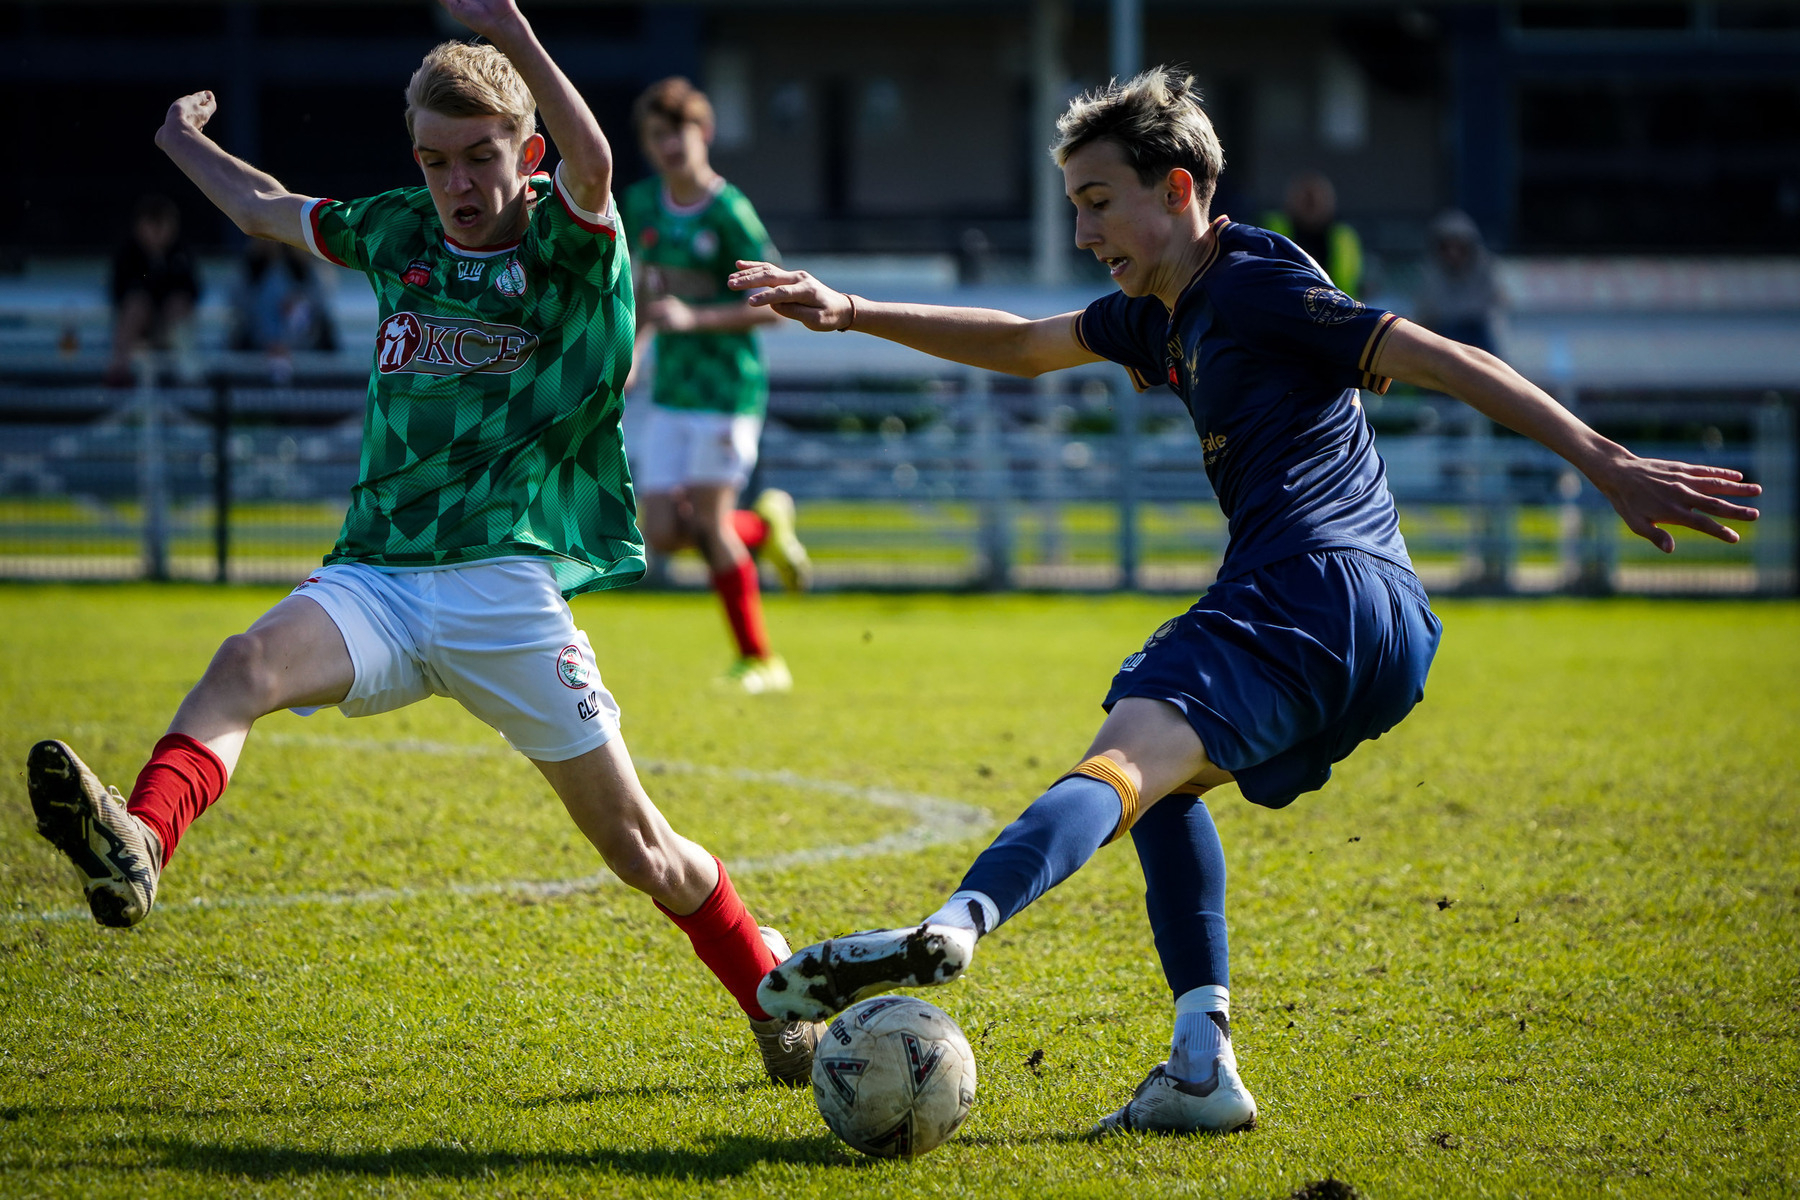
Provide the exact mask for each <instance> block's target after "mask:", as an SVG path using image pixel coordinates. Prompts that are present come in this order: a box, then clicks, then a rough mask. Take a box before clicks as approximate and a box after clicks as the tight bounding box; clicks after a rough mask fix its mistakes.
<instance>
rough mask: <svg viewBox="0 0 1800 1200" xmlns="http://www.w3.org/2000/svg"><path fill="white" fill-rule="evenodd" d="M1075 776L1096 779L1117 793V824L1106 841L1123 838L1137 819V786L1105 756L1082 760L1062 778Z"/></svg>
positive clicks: (1120, 768)
mask: <svg viewBox="0 0 1800 1200" xmlns="http://www.w3.org/2000/svg"><path fill="white" fill-rule="evenodd" d="M1075 775H1085V776H1087V777H1088V778H1089V779H1098V780H1099V781H1100V782H1101V783H1104V784H1106V785H1107V786H1108V787H1110V788H1112V790H1113V791H1115V792H1117V793H1119V823H1118V825H1116V826H1115V827H1114V828H1113V831H1112V836H1111V837H1109V838H1107V839H1106V840H1107V842H1109V843H1110V842H1116V841H1118V840H1119V839H1120V838H1122V837H1124V836H1125V831H1126V830H1127V829H1130V828H1131V827H1132V826H1133V825H1135V824H1136V823H1137V818H1138V790H1137V786H1136V785H1135V784H1133V783H1132V782H1131V780H1130V779H1129V778H1127V777H1126V775H1125V771H1124V769H1123V768H1122V767H1120V766H1119V764H1118V763H1116V762H1114V761H1113V760H1112V759H1110V758H1108V757H1106V755H1104V754H1096V755H1094V756H1093V757H1092V758H1087V759H1083V760H1082V762H1081V764H1080V765H1079V766H1077V767H1076V768H1075V769H1074V770H1073V771H1070V772H1069V773H1068V774H1067V775H1064V776H1063V777H1062V778H1063V779H1068V778H1070V777H1071V776H1075ZM1061 782H1062V779H1059V780H1057V783H1061ZM1052 786H1054V785H1052Z"/></svg>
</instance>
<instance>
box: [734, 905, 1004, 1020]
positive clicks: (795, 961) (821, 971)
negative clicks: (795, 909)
mask: <svg viewBox="0 0 1800 1200" xmlns="http://www.w3.org/2000/svg"><path fill="white" fill-rule="evenodd" d="M974 954H975V933H974V931H973V930H969V929H957V928H955V927H953V926H949V925H916V926H913V927H911V928H907V929H875V930H870V931H869V932H867V933H852V934H850V935H848V936H847V937H841V938H832V939H830V940H829V941H824V942H819V943H818V944H816V945H812V946H808V947H807V948H806V949H804V950H802V951H800V952H799V953H798V954H795V955H793V956H792V957H791V958H789V959H788V960H787V961H786V962H784V963H782V964H780V965H779V966H777V967H776V968H775V969H774V970H773V971H770V972H769V973H768V974H767V975H765V976H763V981H762V983H761V984H760V985H758V987H757V989H756V1002H757V1003H758V1004H760V1005H762V1007H763V1011H764V1012H767V1013H768V1014H769V1015H770V1016H774V1017H785V1018H787V1019H788V1020H790V1021H821V1020H824V1019H825V1018H826V1017H829V1016H831V1015H832V1014H833V1013H838V1012H842V1011H843V1010H844V1009H846V1008H849V1007H850V1006H851V1005H852V1004H855V1003H856V1002H857V1001H858V1000H861V999H863V998H864V997H865V996H876V995H880V994H881V993H882V992H891V991H893V990H894V989H895V988H906V987H929V986H931V985H933V984H939V983H948V982H949V981H950V980H952V979H955V978H956V977H957V976H958V975H960V974H962V972H963V968H965V967H967V966H968V965H969V960H970V959H971V958H972V957H974Z"/></svg>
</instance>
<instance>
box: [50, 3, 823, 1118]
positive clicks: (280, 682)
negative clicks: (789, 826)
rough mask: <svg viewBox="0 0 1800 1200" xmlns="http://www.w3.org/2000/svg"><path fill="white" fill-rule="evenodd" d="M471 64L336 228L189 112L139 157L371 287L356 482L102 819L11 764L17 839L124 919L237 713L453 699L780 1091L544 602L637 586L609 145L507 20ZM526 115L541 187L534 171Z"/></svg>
mask: <svg viewBox="0 0 1800 1200" xmlns="http://www.w3.org/2000/svg"><path fill="white" fill-rule="evenodd" d="M444 7H445V8H446V9H447V10H448V11H449V12H450V13H451V14H452V15H454V16H455V17H456V18H457V19H459V20H461V21H462V22H463V23H464V24H466V25H468V26H469V27H470V28H472V29H473V30H475V31H476V32H477V33H479V34H482V35H484V36H485V37H486V38H487V39H488V40H489V41H490V42H491V43H492V44H491V45H465V44H460V43H454V42H451V43H445V44H444V45H441V46H439V47H437V48H436V49H435V50H433V51H432V52H431V53H430V54H428V55H427V56H426V58H425V61H424V63H423V64H422V65H421V66H420V67H419V70H418V71H417V72H416V73H415V74H414V75H413V78H412V81H411V84H410V85H409V86H408V88H407V110H406V123H407V129H408V131H409V132H410V133H411V135H412V142H413V157H414V158H415V159H416V160H417V162H418V166H419V169H420V171H421V172H422V173H423V175H424V186H423V187H412V188H402V189H399V190H396V191H391V192H385V193H382V194H381V195H378V196H372V197H369V198H366V199H362V200H353V201H350V202H348V203H340V202H337V201H334V200H324V199H315V198H312V197H308V196H302V195H299V194H296V193H294V192H292V191H289V190H288V189H287V188H285V187H283V186H282V185H281V183H280V182H278V181H277V180H275V179H273V178H272V177H270V176H269V175H267V174H265V173H264V172H262V171H259V170H257V169H256V168H254V167H252V166H250V165H249V164H248V163H245V162H243V161H241V160H239V159H236V158H233V157H232V156H230V155H229V154H227V153H225V152H224V151H223V150H222V149H220V148H219V146H218V145H217V144H215V143H214V142H213V141H212V140H211V139H209V138H208V137H207V136H206V133H205V129H206V125H207V123H208V121H209V120H210V119H211V118H212V116H213V113H214V111H215V108H216V104H215V102H214V99H213V96H212V93H210V92H198V93H195V94H194V95H191V96H184V97H183V98H181V99H180V100H177V101H176V102H175V104H174V105H173V106H172V107H171V108H170V109H169V113H168V117H167V119H166V120H165V122H164V124H163V126H162V128H161V129H160V130H159V131H158V132H157V135H156V141H157V144H158V145H159V146H160V147H162V149H163V150H164V151H165V152H166V153H167V154H168V155H169V157H170V158H172V159H173V160H174V161H175V163H176V164H177V165H178V166H179V167H180V168H181V169H182V170H183V171H184V172H186V173H187V175H188V177H189V178H190V179H192V180H193V181H194V183H195V184H197V185H198V186H199V187H200V189H201V191H203V192H205V193H206V195H207V197H208V198H209V199H210V200H212V202H213V203H214V204H216V205H218V207H219V208H220V209H221V210H223V211H224V212H225V213H226V215H228V216H229V217H230V218H231V219H232V220H233V221H234V222H236V223H237V225H238V227H239V228H240V229H242V230H244V231H245V232H246V233H249V234H252V235H254V236H257V237H266V238H273V239H275V240H277V241H282V242H287V243H289V244H290V245H294V246H304V247H305V248H306V249H308V250H310V251H312V252H313V253H315V254H317V255H318V256H319V257H321V258H323V259H325V260H326V261H328V262H333V263H337V264H340V265H344V266H349V267H352V268H354V269H356V270H358V271H361V272H363V273H364V274H365V275H367V276H368V278H369V281H370V283H371V284H372V285H373V286H374V288H375V292H376V295H377V298H378V300H379V303H380V317H381V319H380V324H379V326H378V329H377V334H376V343H375V353H374V362H373V364H372V370H371V372H370V376H369V402H368V409H367V415H366V418H365V422H364V430H363V454H362V468H361V471H360V476H359V478H358V480H357V483H356V486H355V487H354V489H353V490H352V493H351V499H350V507H349V512H348V514H347V515H346V516H345V519H344V526H343V530H342V532H341V533H340V534H339V537H338V541H337V545H336V546H335V547H334V548H333V550H332V551H331V553H330V554H329V555H328V556H327V557H326V565H325V566H324V567H322V568H321V569H320V570H319V571H317V572H316V573H315V574H314V575H313V576H312V577H311V578H309V579H308V580H307V581H306V582H305V583H303V584H301V585H300V586H299V587H298V588H296V589H295V591H294V593H293V594H292V595H291V596H289V597H288V598H287V599H285V600H283V601H281V602H280V603H279V604H277V605H276V606H275V607H274V608H272V609H271V610H269V612H268V613H266V614H264V616H263V617H261V618H260V619H259V620H257V621H256V622H255V624H253V625H252V626H251V627H250V628H249V629H248V630H247V631H246V632H244V633H241V634H237V635H235V636H233V637H230V638H227V639H226V640H225V642H224V644H223V645H222V646H220V648H219V651H218V653H217V654H216V655H215V656H214V657H213V660H212V663H211V664H210V665H209V666H208V667H207V669H206V673H205V675H204V676H203V677H202V678H201V680H200V682H199V683H198V684H197V685H195V687H194V689H193V690H192V691H191V692H189V693H188V695H187V698H186V699H185V700H183V701H182V703H181V706H180V708H179V709H178V710H177V712H176V714H175V718H174V720H173V721H172V722H171V723H170V726H169V731H168V734H167V735H166V736H165V737H164V738H163V739H162V740H161V741H159V742H158V743H157V744H156V747H155V749H154V751H153V753H152V755H151V757H150V761H149V762H148V764H146V765H145V767H144V768H143V770H142V772H141V773H140V774H139V775H138V777H137V782H136V785H135V786H134V787H133V789H132V792H131V795H130V797H129V799H126V798H124V797H121V796H120V795H119V794H118V793H117V792H116V791H113V790H112V789H109V788H107V787H105V786H104V785H102V784H101V782H100V780H99V779H98V778H97V777H96V776H95V774H94V773H93V772H92V771H90V770H89V769H88V768H87V767H86V766H85V765H84V764H83V763H82V761H81V760H80V759H79V758H78V757H76V755H75V753H74V751H72V750H71V749H70V748H69V747H68V746H67V745H65V744H64V743H62V742H58V741H45V742H40V743H38V744H37V745H36V746H34V747H33V748H32V750H31V753H30V758H29V761H28V763H27V776H28V786H29V790H30V793H31V801H32V807H33V809H34V811H35V812H36V815H37V823H38V830H39V832H41V833H42V834H43V835H44V836H45V837H46V838H48V839H49V840H50V841H51V842H52V843H54V844H55V845H56V847H57V848H58V849H59V850H61V851H62V852H63V853H64V854H65V855H66V856H67V857H68V858H69V860H70V861H71V862H72V863H74V864H75V866H76V868H77V870H78V871H79V872H80V873H81V874H82V876H83V877H84V879H85V887H86V891H87V896H88V902H89V906H90V907H91V908H92V910H93V913H94V917H95V919H97V920H98V921H99V922H100V923H101V924H103V925H113V926H128V925H133V924H136V923H137V922H139V921H141V920H143V919H144V917H145V916H147V915H148V913H149V911H150V908H151V905H152V904H153V903H154V901H155V898H156V887H157V881H158V879H159V878H160V876H161V873H162V871H163V869H164V867H165V866H166V865H167V864H168V861H169V858H170V856H171V855H172V854H173V853H174V850H175V846H176V843H177V841H178V840H179V839H180V837H181V836H182V833H183V832H184V831H185V830H186V828H187V827H188V825H189V824H191V823H192V822H193V820H194V819H195V818H196V817H197V816H199V815H200V813H201V812H202V811H204V810H205V809H206V808H207V807H208V806H209V805H211V804H212V803H213V802H214V801H216V800H217V799H218V798H219V796H220V794H221V793H222V792H223V791H224V790H225V787H226V784H227V782H228V781H229V779H230V776H231V772H232V771H233V769H234V768H235V767H236V765H237V762H238V756H239V754H240V753H241V752H242V750H243V748H244V743H245V741H246V739H247V738H248V737H249V734H250V729H251V727H252V725H253V724H254V723H255V722H256V721H257V719H258V718H260V717H263V716H265V715H267V714H269V713H273V712H277V711H279V710H281V709H283V708H294V709H298V710H301V711H306V712H310V711H312V710H314V709H317V708H319V707H323V706H330V705H336V706H337V707H338V708H339V709H340V710H342V711H343V712H344V713H345V714H346V715H349V716H363V715H368V714H372V713H378V712H386V711H388V710H391V709H395V708H399V707H402V706H403V705H407V704H411V703H414V702H415V701H418V700H421V699H424V698H425V697H426V696H429V695H432V694H437V695H445V696H451V697H454V698H455V699H456V700H457V701H458V702H459V703H461V704H462V705H463V706H464V707H465V708H467V709H468V710H469V711H470V712H472V713H474V714H475V715H476V716H477V717H479V718H480V719H482V720H483V721H485V722H487V723H488V724H489V725H492V726H493V727H494V728H495V729H497V730H499V731H500V732H501V733H502V734H503V735H504V736H505V737H506V738H507V740H508V741H510V742H511V743H512V745H513V747H514V748H515V749H517V750H518V751H519V752H520V753H522V754H524V755H525V756H526V757H528V758H529V759H531V761H532V762H533V763H534V764H535V765H536V766H537V768H538V770H539V771H540V772H542V773H543V775H544V778H545V779H546V780H547V781H548V782H549V784H550V786H551V787H552V788H553V789H554V790H555V792H556V794H557V795H558V796H559V797H561V799H562V801H563V804H564V805H565V806H566V807H567V808H568V811H569V815H570V816H571V817H573V818H574V820H575V823H576V824H577V825H578V826H579V827H580V828H581V831H582V832H583V833H584V834H586V835H587V837H588V839H589V840H590V841H591V842H592V843H593V844H594V846H595V847H596V848H597V849H598V850H599V852H600V854H601V856H602V857H603V858H604V859H605V861H606V864H607V866H609V867H610V868H611V869H612V870H613V871H614V872H615V873H617V874H618V876H619V877H620V878H621V879H623V880H624V881H625V882H626V883H628V884H630V885H631V886H632V887H634V888H637V889H638V890H639V891H642V892H644V893H646V894H647V895H649V896H650V897H651V898H652V899H653V900H655V902H656V904H657V906H658V908H660V909H661V910H662V912H664V913H665V914H667V915H668V916H669V918H670V919H671V920H673V921H674V923H675V924H676V925H677V926H679V927H680V928H681V929H682V930H683V931H684V932H685V933H686V934H687V935H688V937H689V938H690V939H691V940H692V942H693V946H694V950H695V952H696V953H697V954H698V955H699V957H700V958H701V960H702V961H703V962H705V964H706V965H707V966H708V967H709V968H711V970H712V971H713V973H714V974H715V975H717V976H718V978H719V980H720V982H721V983H723V984H724V985H725V987H726V988H727V989H728V990H729V991H730V992H731V994H732V995H733V996H734V997H735V998H736V999H737V1001H738V1003H739V1004H740V1005H741V1006H742V1007H743V1008H744V1011H745V1013H746V1014H747V1015H748V1016H749V1017H750V1020H751V1024H752V1027H753V1029H754V1030H755V1037H756V1042H757V1045H758V1047H759V1048H760V1050H761V1052H762V1055H763V1060H764V1065H765V1066H766V1068H767V1070H768V1072H769V1074H770V1075H771V1076H772V1077H773V1078H775V1079H776V1080H778V1081H779V1082H782V1083H788V1084H800V1083H804V1082H805V1081H806V1080H807V1079H808V1078H809V1074H810V1064H811V1058H812V1047H813V1044H814V1042H815V1041H816V1038H817V1030H816V1028H815V1027H814V1026H813V1025H811V1024H809V1023H807V1022H789V1021H781V1020H774V1019H771V1018H769V1016H768V1014H767V1013H765V1012H763V1011H762V1009H761V1008H759V1007H758V1006H757V1004H756V997H755V991H756V985H757V981H758V980H759V979H760V978H761V977H762V975H763V973H764V972H765V971H766V970H768V968H769V967H771V966H773V965H774V964H775V962H777V961H778V960H779V958H780V957H782V956H783V955H784V954H785V951H786V947H785V944H784V943H783V941H782V939H781V935H780V934H779V933H777V932H776V931H774V930H772V929H766V928H759V927H758V926H757V924H756V922H755V920H754V919H753V918H752V917H751V916H750V914H749V912H748V911H747V910H746V909H745V907H744V904H743V902H742V901H741V900H740V899H739V898H738V895H737V893H736V891H735V890H734V889H733V887H732V884H731V880H730V879H729V877H727V875H726V873H725V869H724V866H723V865H722V864H721V863H719V861H718V860H717V859H715V858H714V857H713V856H712V855H710V854H708V853H707V852H706V851H705V850H703V849H702V848H701V847H700V846H698V845H696V844H695V843H693V842H691V841H689V840H688V839H686V838H684V837H682V836H680V835H679V834H677V833H676V832H675V831H674V830H673V829H672V828H670V826H669V823H668V822H667V821H666V820H665V819H664V818H663V815H662V814H661V813H660V812H658V811H657V809H656V806H655V805H654V804H653V803H651V801H650V798H649V796H648V795H646V794H645V791H644V789H643V787H642V785H641V784H640V783H639V781H638V777H637V773H636V771H635V770H634V769H633V767H632V762H631V756H630V755H629V754H628V753H627V752H626V749H625V743H624V739H623V738H622V737H621V736H620V733H619V724H618V720H619V710H618V706H617V705H616V704H615V703H614V702H613V698H612V696H611V695H610V694H609V693H608V692H607V690H606V687H605V686H604V685H603V684H602V683H601V681H600V673H599V670H598V668H597V667H596V664H595V661H594V652H593V649H592V647H591V646H590V645H589V642H588V638H587V635H586V634H584V633H583V632H581V630H579V629H577V628H576V627H575V623H574V618H573V616H572V614H571V613H570V610H569V606H568V603H567V600H566V598H567V597H569V596H572V595H575V594H577V593H580V592H586V591H591V590H595V589H600V588H610V587H617V586H620V585H623V584H628V583H631V582H633V581H635V580H636V579H638V578H639V577H640V576H641V575H642V574H643V570H644V563H643V547H642V544H641V541H640V538H639V535H638V531H637V527H636V525H635V523H634V517H633V507H634V506H633V496H632V489H631V482H630V477H629V475H628V474H627V472H626V470H625V460H624V453H623V448H622V446H621V442H620V435H619V412H620V406H621V401H620V391H621V388H622V386H623V384H624V381H625V376H626V373H627V372H628V370H629V369H630V363H631V345H632V337H633V312H632V309H633V304H632V289H631V276H630V265H629V261H628V255H627V253H626V250H625V247H624V244H623V242H622V240H621V238H620V236H619V227H618V224H619V223H618V219H617V216H616V213H615V208H614V205H613V202H612V198H611V194H610V193H611V190H612V180H613V159H612V150H611V147H610V146H609V145H608V143H607V140H606V137H605V135H604V134H603V133H602V132H601V131H600V127H599V125H598V124H596V123H595V121H594V118H593V115H592V114H591V113H590V112H589V111H588V108H587V105H586V104H585V103H584V102H583V101H582V99H581V97H580V95H578V94H577V93H576V91H575V89H574V87H573V86H572V85H571V84H570V83H569V81H568V79H567V78H566V77H565V76H564V75H563V73H562V72H561V71H560V70H559V69H558V68H557V66H556V64H555V63H553V62H552V61H551V59H550V57H549V55H548V54H546V53H545V51H544V48H543V47H542V46H541V45H540V44H539V42H538V40H537V37H536V36H535V35H534V34H533V32H532V30H531V27H530V25H529V24H528V23H527V22H526V20H525V18H524V17H523V16H521V15H520V13H519V11H518V9H517V7H516V6H515V4H514V3H513V2H512V0H444ZM539 111H541V112H542V114H543V118H544V123H545V125H546V126H547V127H548V129H549V132H550V135H551V136H552V137H554V138H555V139H556V145H557V149H558V150H560V151H561V154H562V162H561V164H560V165H559V166H558V167H557V169H556V172H555V175H554V177H552V176H548V175H544V174H540V173H538V170H537V168H538V167H539V165H540V164H541V163H542V162H543V159H544V154H545V150H546V145H545V141H544V137H543V135H542V134H540V133H538V132H537V119H536V114H537V112H539Z"/></svg>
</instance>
